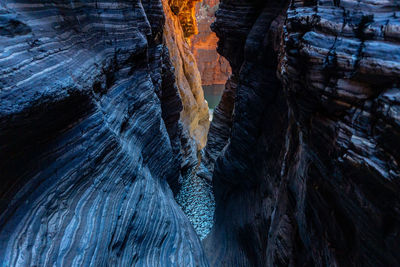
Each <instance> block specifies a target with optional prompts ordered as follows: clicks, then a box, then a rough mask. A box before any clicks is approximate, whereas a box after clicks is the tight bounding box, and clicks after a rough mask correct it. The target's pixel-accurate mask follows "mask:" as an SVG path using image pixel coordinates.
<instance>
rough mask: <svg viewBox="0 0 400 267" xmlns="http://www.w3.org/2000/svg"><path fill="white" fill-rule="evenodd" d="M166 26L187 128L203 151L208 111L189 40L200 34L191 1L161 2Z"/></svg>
mask: <svg viewBox="0 0 400 267" xmlns="http://www.w3.org/2000/svg"><path fill="white" fill-rule="evenodd" d="M162 2H163V7H164V13H165V19H166V21H165V25H164V41H165V44H166V45H167V47H168V50H169V53H170V58H171V62H172V64H173V66H174V68H175V76H176V85H177V87H178V89H179V93H180V96H181V99H182V104H183V111H182V113H181V120H182V122H183V125H184V128H185V129H186V130H187V131H188V132H189V134H190V136H191V137H192V138H193V140H195V142H196V143H197V149H198V150H200V149H202V148H203V147H204V146H205V144H206V141H207V133H208V128H209V126H210V122H209V111H208V105H207V102H206V101H205V100H204V93H203V88H202V85H201V76H200V72H199V70H198V68H197V64H196V60H195V57H194V56H193V54H192V52H191V49H190V45H189V44H188V42H187V38H186V37H190V36H191V35H192V34H193V33H195V32H196V31H197V27H196V18H195V16H194V14H195V7H194V3H195V2H196V1H192V0H162Z"/></svg>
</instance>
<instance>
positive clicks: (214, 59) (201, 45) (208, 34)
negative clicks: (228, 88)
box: [190, 0, 231, 85]
mask: <svg viewBox="0 0 400 267" xmlns="http://www.w3.org/2000/svg"><path fill="white" fill-rule="evenodd" d="M218 4H219V1H217V0H203V1H202V2H200V3H198V4H197V5H196V19H197V25H198V34H196V35H193V37H191V38H190V43H191V49H192V52H193V55H194V57H195V58H196V62H197V65H198V68H199V71H200V74H201V81H202V84H203V85H216V84H220V85H224V84H225V83H226V81H227V80H228V77H229V76H230V74H231V69H230V66H229V63H228V61H227V60H226V59H225V58H224V57H222V56H221V55H219V54H218V53H217V42H218V38H217V36H216V35H215V33H214V32H212V31H211V29H210V25H211V23H213V22H214V20H215V11H216V10H217V8H218Z"/></svg>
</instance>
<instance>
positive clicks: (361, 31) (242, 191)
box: [205, 0, 400, 266]
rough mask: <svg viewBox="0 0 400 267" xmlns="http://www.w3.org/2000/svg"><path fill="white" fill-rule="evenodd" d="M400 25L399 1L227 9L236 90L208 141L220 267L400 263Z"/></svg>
mask: <svg viewBox="0 0 400 267" xmlns="http://www.w3.org/2000/svg"><path fill="white" fill-rule="evenodd" d="M399 14H400V8H399V5H398V3H397V2H396V1H379V0H371V1H355V0H346V1H343V0H342V1H328V0H324V1H301V0H296V1H246V0H236V1H229V0H222V1H221V4H220V9H219V10H218V11H217V20H216V22H215V23H214V25H213V30H214V31H215V32H216V33H217V36H218V37H219V38H220V41H219V47H218V51H219V52H220V53H221V54H222V55H223V56H225V57H226V58H227V59H228V60H229V62H230V64H231V66H232V69H233V75H234V77H235V79H236V84H237V86H236V95H235V100H234V110H233V113H232V114H233V115H232V114H230V113H231V112H232V111H231V110H232V109H230V108H227V107H228V104H227V103H226V102H224V101H223V102H221V103H220V110H226V112H222V114H221V115H220V117H221V118H223V119H222V120H218V121H216V122H213V123H212V125H211V130H210V133H209V140H220V141H218V142H217V144H218V145H219V147H216V145H214V146H212V147H211V148H208V149H209V151H211V154H212V153H214V154H215V153H216V154H217V155H218V156H219V157H218V159H217V161H216V164H215V169H214V174H213V184H214V191H215V197H216V204H217V207H216V214H215V224H214V228H213V231H212V233H211V234H210V235H209V236H208V238H207V239H206V241H205V248H206V250H207V255H208V258H209V260H210V265H212V266H398V265H400V253H399V248H400V243H399V242H400V241H399V240H400V239H399V231H400V214H399V213H400V210H399V207H400V201H399V192H400V191H399V190H400V187H399V186H400V183H399V179H400V167H399V163H400V157H399V156H400V155H399V152H398V151H400V150H399V144H400V128H399V127H400V116H399V114H400V113H399V112H400V106H399V105H400V89H399V85H400V72H399V71H400V20H399V17H400V16H399ZM277 77H279V79H278V78H277ZM231 99H232V98H231ZM232 116H233V123H232V127H229V125H230V124H229V121H230V119H229V118H232ZM216 117H217V115H216V116H215V119H216ZM215 125H218V127H214V126H215ZM224 125H225V127H226V128H225V130H224V131H222V130H221V127H222V126H224ZM227 132H229V138H228V139H227V138H226V136H227V135H226V133H227ZM210 149H211V150H210ZM212 149H214V150H212ZM218 151H221V152H219V153H218ZM206 152H207V148H206ZM214 158H215V155H214Z"/></svg>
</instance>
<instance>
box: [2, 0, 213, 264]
mask: <svg viewBox="0 0 400 267" xmlns="http://www.w3.org/2000/svg"><path fill="white" fill-rule="evenodd" d="M164 20H165V17H164V11H163V6H162V3H161V1H158V0H142V1H100V2H99V1H45V0H41V1H31V0H29V1H7V2H4V1H3V2H2V3H1V4H0V25H1V26H0V102H1V104H0V170H1V178H2V185H1V191H0V198H1V210H0V262H1V263H2V266H54V265H56V266H134V265H137V266H159V265H171V266H173V265H181V266H197V265H201V266H207V265H208V264H207V260H206V259H205V256H204V253H203V250H202V247H201V244H200V241H199V238H198V237H197V235H196V233H195V231H194V229H193V227H192V226H191V224H190V223H189V221H188V219H187V217H186V216H185V215H184V213H183V212H182V210H181V209H180V207H179V206H178V205H177V204H176V202H175V200H174V197H173V194H172V191H171V189H170V187H169V185H168V183H167V182H169V184H170V185H171V186H173V187H174V185H175V184H176V183H177V181H179V179H180V165H181V157H182V155H181V147H180V142H181V131H182V126H181V124H182V123H180V122H179V117H180V112H181V111H182V102H181V100H180V97H179V92H178V90H177V87H176V86H175V77H174V73H173V69H172V67H171V61H170V53H169V51H168V47H167V46H166V45H164V43H163V25H164Z"/></svg>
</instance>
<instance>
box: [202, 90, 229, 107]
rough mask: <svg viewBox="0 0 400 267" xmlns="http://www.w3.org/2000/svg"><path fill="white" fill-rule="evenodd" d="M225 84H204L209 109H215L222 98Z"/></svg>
mask: <svg viewBox="0 0 400 267" xmlns="http://www.w3.org/2000/svg"><path fill="white" fill-rule="evenodd" d="M224 88H225V85H223V84H216V85H203V91H204V98H205V99H206V100H207V102H208V108H209V109H215V108H216V107H217V105H218V103H219V101H220V100H221V96H222V92H223V91H224Z"/></svg>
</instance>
